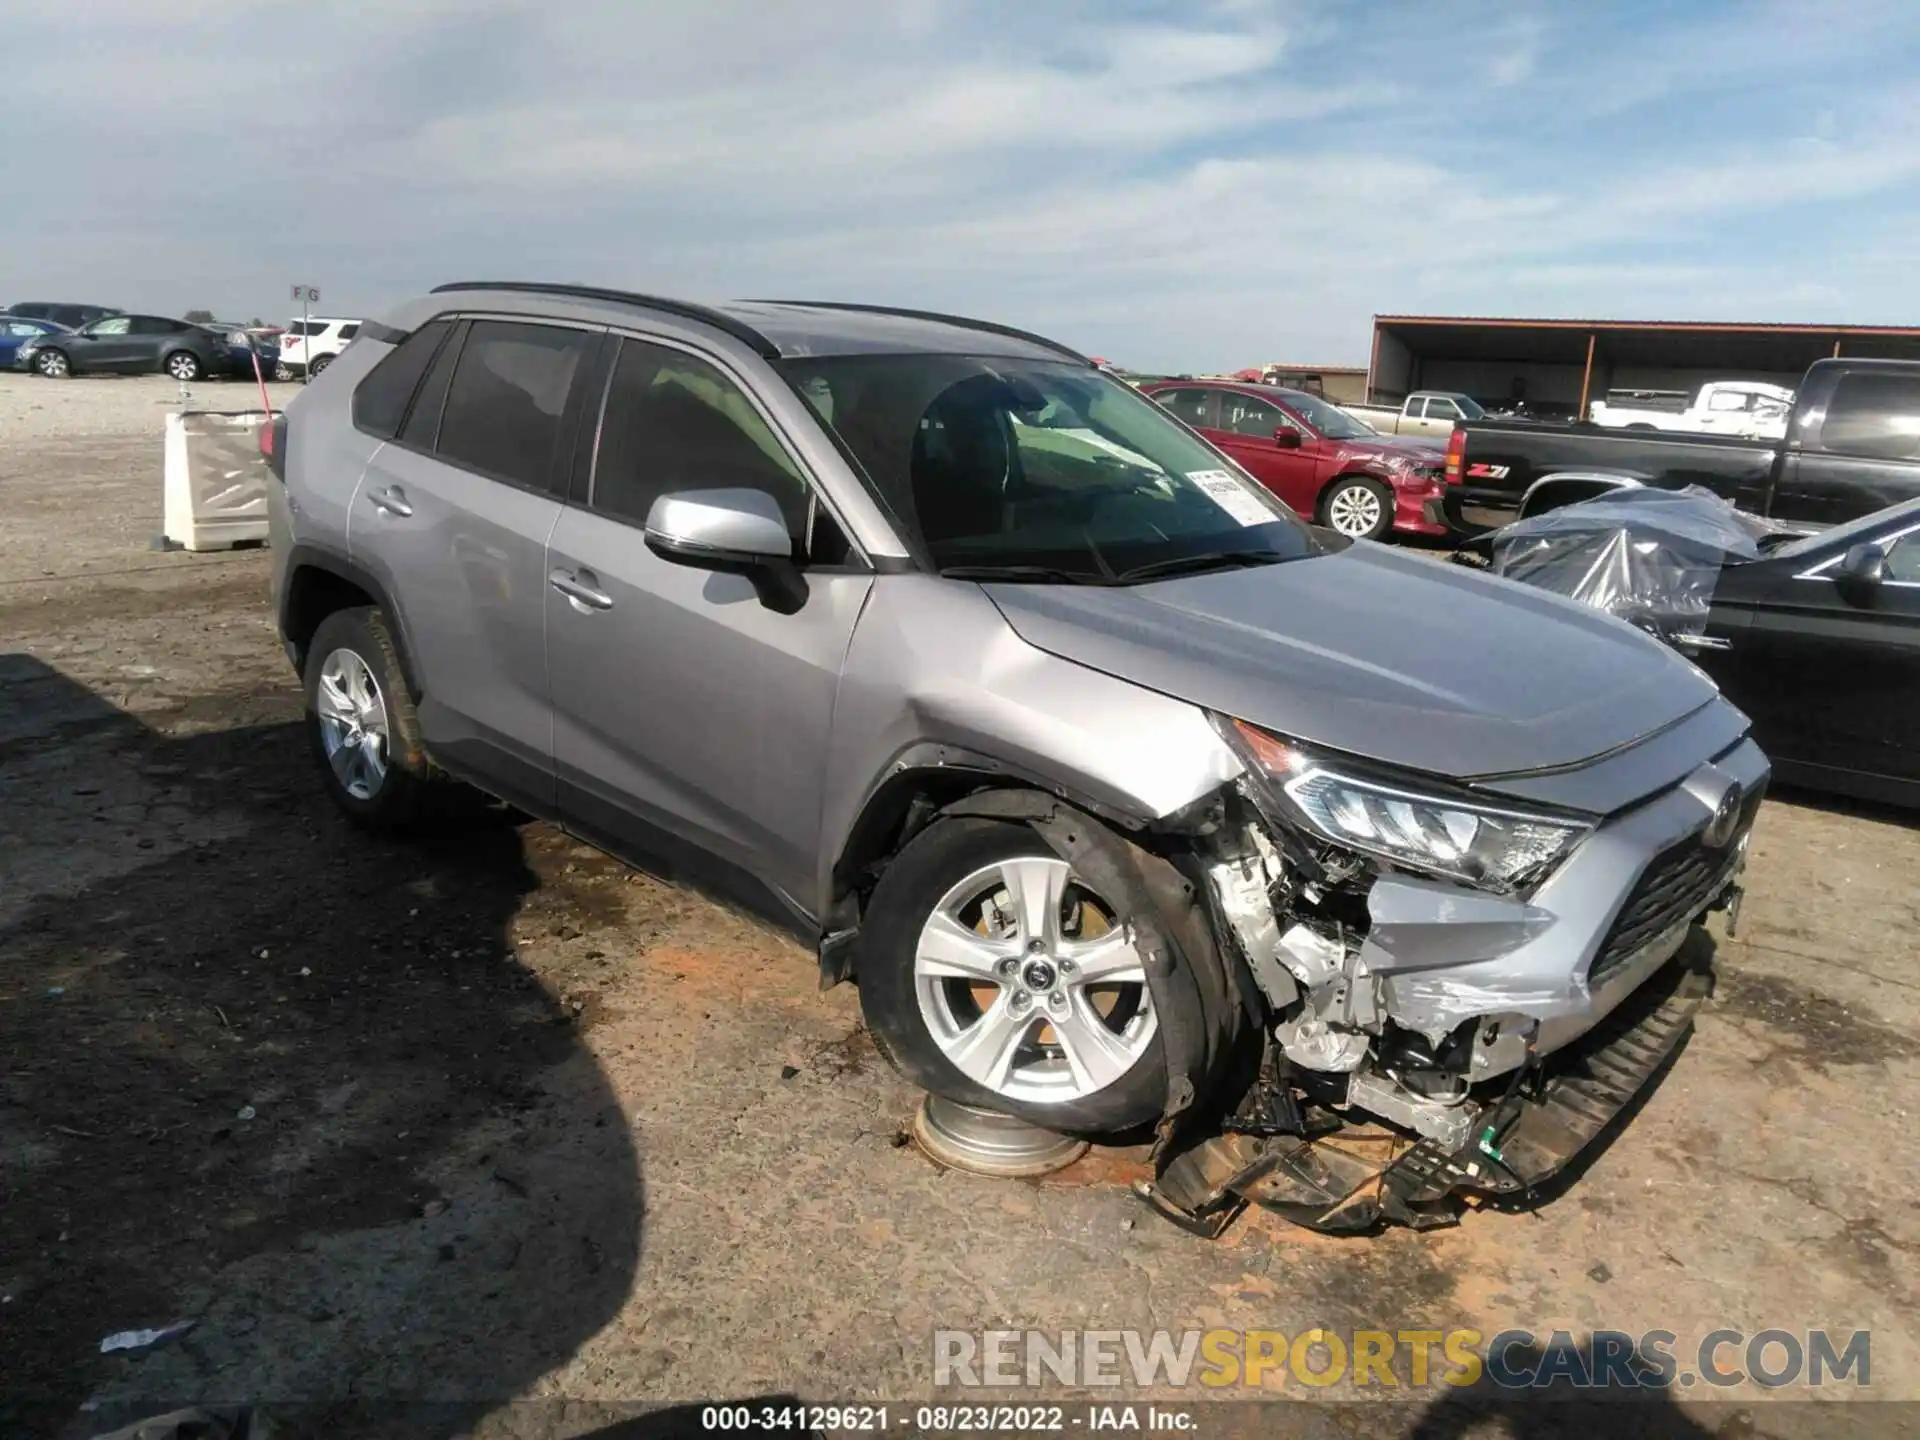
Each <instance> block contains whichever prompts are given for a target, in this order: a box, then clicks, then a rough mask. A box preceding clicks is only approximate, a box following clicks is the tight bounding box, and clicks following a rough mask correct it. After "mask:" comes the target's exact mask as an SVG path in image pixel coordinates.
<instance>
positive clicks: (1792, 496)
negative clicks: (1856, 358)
mask: <svg viewBox="0 0 1920 1440" xmlns="http://www.w3.org/2000/svg"><path fill="white" fill-rule="evenodd" d="M1819 384H1820V387H1821V389H1822V390H1826V387H1827V386H1828V385H1831V386H1832V388H1831V390H1830V391H1827V392H1826V393H1825V394H1820V393H1815V392H1814V391H1813V389H1812V388H1811V387H1809V390H1808V393H1806V394H1805V395H1803V396H1802V397H1801V403H1800V406H1799V409H1798V410H1797V411H1796V417H1797V423H1795V424H1794V425H1793V426H1792V428H1791V430H1790V431H1789V436H1788V445H1789V447H1790V448H1789V450H1788V453H1787V457H1786V460H1785V461H1784V462H1783V464H1782V467H1781V475H1780V481H1779V485H1778V487H1777V489H1776V491H1775V494H1774V497H1773V506H1772V509H1771V511H1770V512H1769V513H1770V514H1772V515H1773V516H1774V517H1775V518H1776V519H1780V520H1787V521H1796V522H1800V521H1804V522H1806V523H1808V524H1811V525H1837V524H1840V523H1841V522H1842V521H1846V520H1853V519H1857V518H1858V517H1860V516H1862V515H1868V514H1871V513H1872V512H1873V511H1875V510H1879V509H1882V508H1884V507H1885V506H1888V505H1897V504H1899V503H1900V502H1901V501H1903V500H1911V499H1913V498H1914V497H1916V496H1920V366H1916V367H1914V368H1912V369H1902V370H1880V369H1865V368H1862V369H1859V370H1842V371H1840V373H1839V374H1838V375H1836V376H1833V377H1832V378H1831V379H1829V378H1827V377H1821V378H1820V380H1819Z"/></svg>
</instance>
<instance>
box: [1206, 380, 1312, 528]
mask: <svg viewBox="0 0 1920 1440" xmlns="http://www.w3.org/2000/svg"><path fill="white" fill-rule="evenodd" d="M1288 436H1290V437H1292V439H1293V441H1294V442H1296V443H1288V440H1287V439H1285V438H1283V437H1288ZM1207 438H1208V439H1209V440H1211V441H1213V443H1214V444H1216V445H1218V446H1219V447H1220V448H1221V449H1222V450H1224V451H1226V452H1227V454H1229V455H1231V456H1232V457H1233V458H1234V459H1235V460H1236V461H1237V462H1238V463H1239V465H1240V468H1241V469H1243V470H1245V471H1246V472H1247V473H1248V474H1249V475H1251V476H1253V478H1254V479H1256V480H1258V481H1259V482H1260V483H1261V484H1262V485H1264V486H1266V487H1267V489H1269V490H1271V491H1272V492H1273V493H1274V494H1276V495H1278V496H1279V497H1280V498H1281V499H1282V500H1284V501H1286V502H1287V504H1288V505H1290V506H1292V507H1293V510H1294V512H1295V513H1296V514H1299V515H1303V516H1305V517H1306V518H1307V519H1309V520H1311V519H1312V518H1313V507H1314V506H1315V504H1317V503H1318V501H1319V497H1320V489H1319V485H1318V482H1317V476H1316V471H1317V470H1318V468H1319V465H1320V457H1319V456H1318V454H1317V453H1316V450H1315V445H1316V440H1317V437H1315V436H1312V435H1309V434H1308V433H1307V432H1306V430H1305V429H1304V428H1303V427H1302V426H1300V425H1299V424H1298V423H1297V422H1295V420H1294V419H1293V417H1292V416H1290V415H1288V414H1287V413H1286V412H1285V411H1283V410H1282V409H1281V408H1280V407H1279V406H1278V405H1275V404H1273V403H1272V402H1271V401H1267V400H1262V399H1259V398H1258V397H1256V396H1253V395H1242V394H1240V393H1239V392H1238V391H1233V390H1222V391H1221V392H1220V420H1219V429H1217V430H1214V431H1212V432H1211V433H1209V435H1208V436H1207Z"/></svg>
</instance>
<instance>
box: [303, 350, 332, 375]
mask: <svg viewBox="0 0 1920 1440" xmlns="http://www.w3.org/2000/svg"><path fill="white" fill-rule="evenodd" d="M332 363H333V357H332V356H331V355H322V356H321V357H320V358H319V359H318V360H315V361H314V362H313V369H312V370H311V371H309V372H308V373H309V374H310V375H311V376H313V377H314V378H315V379H318V378H319V376H320V373H321V372H322V371H324V370H325V369H326V368H327V366H329V365H331V364H332Z"/></svg>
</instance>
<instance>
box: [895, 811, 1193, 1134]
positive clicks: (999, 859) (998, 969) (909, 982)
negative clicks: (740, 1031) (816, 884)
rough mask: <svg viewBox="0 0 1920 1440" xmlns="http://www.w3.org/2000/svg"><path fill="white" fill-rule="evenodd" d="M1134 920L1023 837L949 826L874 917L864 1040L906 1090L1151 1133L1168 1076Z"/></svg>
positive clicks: (1058, 1120) (1075, 1123)
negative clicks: (909, 1085)
mask: <svg viewBox="0 0 1920 1440" xmlns="http://www.w3.org/2000/svg"><path fill="white" fill-rule="evenodd" d="M1126 922H1127V916H1126V915H1125V914H1123V913H1121V912H1120V911H1119V910H1118V909H1117V907H1116V904H1115V899H1114V897H1107V896H1102V895H1099V894H1096V893H1095V892H1094V891H1093V890H1092V888H1091V887H1089V886H1088V885H1087V884H1086V883H1085V881H1084V880H1083V879H1082V878H1081V877H1080V876H1079V875H1078V874H1077V873H1075V872H1074V871H1073V869H1072V867H1071V866H1069V865H1068V863H1067V862H1066V861H1065V860H1062V859H1060V858H1059V857H1058V856H1057V855H1055V854H1054V852H1053V851H1052V849H1050V848H1049V847H1048V845H1047V844H1046V842H1045V841H1044V840H1042V839H1041V838H1040V837H1039V836H1038V835H1036V834H1035V833H1034V832H1033V831H1032V830H1031V829H1029V828H1028V827H1027V826H1025V825H1018V824H1009V823H1007V822H1004V821H1000V820H988V819H979V818H972V817H967V818H952V819H946V820H941V821H937V822H936V823H935V824H933V825H931V826H929V827H928V828H927V829H926V830H925V831H923V832H922V833H921V834H920V835H918V836H916V837H915V838H914V840H913V841H912V843H911V844H909V845H908V846H907V847H906V849H904V850H903V851H901V852H900V854H899V855H898V856H897V857H895V859H894V861H893V863H892V864H891V865H889V866H888V867H887V870H886V873H885V874H884V875H882V876H881V878H880V884H879V886H878V887H877V888H876V889H875V891H874V894H873V899H872V903H871V904H870V905H869V906H868V908H867V916H866V920H865V923H864V925H863V926H862V929H861V937H860V953H859V959H858V974H859V982H860V1006H861V1010H862V1011H863V1012H864V1014H865V1016H866V1020H867V1028H868V1029H869V1030H870V1031H871V1032H872V1034H873V1036H874V1038H875V1040H876V1042H877V1043H878V1045H879V1048H880V1050H881V1051H882V1053H883V1054H885V1055H886V1056H887V1057H888V1058H889V1059H890V1060H892V1061H893V1063H894V1065H895V1066H896V1067H897V1068H898V1069H899V1070H900V1072H901V1073H902V1074H903V1075H905V1076H906V1077H907V1078H908V1079H909V1080H911V1081H913V1082H914V1083H915V1084H916V1085H919V1086H920V1087H921V1088H922V1089H925V1090H927V1091H930V1092H932V1093H934V1094H936V1095H943V1096H946V1097H947V1098H948V1099H952V1100H957V1101H959V1102H961V1103H962V1104H966V1105H974V1106H978V1107H980V1108H982V1109H986V1110H993V1111H998V1112H1000V1113H1003V1114H1008V1115H1014V1116H1017V1117H1019V1118H1020V1119H1022V1120H1026V1121H1029V1122H1031V1123H1033V1124H1035V1125H1041V1126H1044V1127H1046V1128H1048V1129H1051V1130H1062V1131H1067V1132H1070V1133H1074V1134H1112V1133H1116V1132H1119V1131H1124V1130H1130V1129H1133V1128H1134V1127H1136V1126H1139V1125H1143V1124H1146V1123H1148V1122H1149V1121H1152V1120H1153V1119H1155V1118H1156V1117H1158V1116H1159V1114H1160V1113H1161V1111H1162V1108H1163V1107H1164V1105H1165V1102H1166V1088H1167V1066H1166V1056H1165V1051H1164V1048H1163V1046H1162V1043H1161V1038H1160V1033H1159V1018H1160V1017H1159V1016H1158V1015H1157V1014H1156V1012H1155V1009H1154V1004H1153V997H1152V995H1151V993H1150V992H1149V990H1148V986H1147V977H1146V968H1145V962H1144V961H1143V960H1142V958H1141V956H1140V954H1139V952H1138V950H1137V949H1136V948H1135V941H1134V936H1133V932H1132V931H1131V929H1130V927H1129V926H1128V925H1127V923H1126Z"/></svg>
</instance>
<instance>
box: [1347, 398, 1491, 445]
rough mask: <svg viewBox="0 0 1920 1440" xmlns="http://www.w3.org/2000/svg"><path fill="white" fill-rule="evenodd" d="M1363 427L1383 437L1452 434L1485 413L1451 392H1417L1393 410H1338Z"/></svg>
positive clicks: (1361, 407) (1379, 407)
mask: <svg viewBox="0 0 1920 1440" xmlns="http://www.w3.org/2000/svg"><path fill="white" fill-rule="evenodd" d="M1340 408H1341V409H1342V410H1344V411H1346V412H1347V413H1348V414H1349V415H1351V416H1353V418H1354V419H1356V420H1358V421H1359V422H1360V423H1361V424H1363V425H1371V426H1372V427H1373V428H1374V429H1375V430H1378V431H1379V432H1380V433H1381V434H1382V435H1438V436H1441V437H1442V438H1444V437H1446V436H1448V435H1451V434H1453V427H1454V426H1456V425H1458V424H1460V423H1461V422H1462V421H1463V420H1484V419H1485V418H1486V416H1487V412H1486V411H1485V410H1483V409H1481V408H1480V406H1479V405H1478V404H1477V403H1476V402H1475V401H1474V399H1473V397H1472V396H1471V395H1462V394H1460V393H1459V392H1458V391H1454V390H1416V391H1414V392H1413V393H1412V394H1411V395H1409V396H1407V398H1406V399H1405V400H1404V401H1402V402H1401V404H1400V408H1399V409H1398V410H1395V409H1394V408H1393V407H1392V406H1389V405H1342V406H1341V407H1340Z"/></svg>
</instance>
